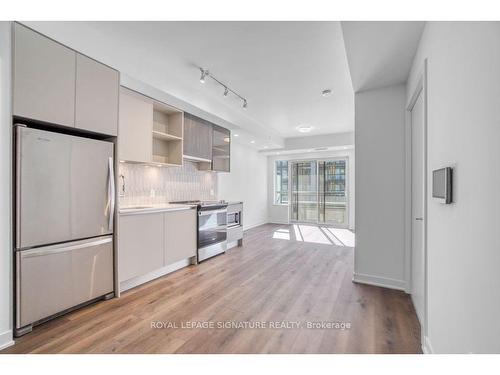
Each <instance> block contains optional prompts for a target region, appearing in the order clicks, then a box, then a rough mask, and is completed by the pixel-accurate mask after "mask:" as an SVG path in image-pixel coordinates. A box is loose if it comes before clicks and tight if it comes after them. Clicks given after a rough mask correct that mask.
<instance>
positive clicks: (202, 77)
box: [200, 68, 209, 83]
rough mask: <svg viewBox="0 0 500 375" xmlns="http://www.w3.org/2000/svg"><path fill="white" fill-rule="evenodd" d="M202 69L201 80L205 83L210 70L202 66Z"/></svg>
mask: <svg viewBox="0 0 500 375" xmlns="http://www.w3.org/2000/svg"><path fill="white" fill-rule="evenodd" d="M200 71H201V77H200V82H201V83H205V77H207V76H208V75H209V73H208V70H205V69H203V68H200Z"/></svg>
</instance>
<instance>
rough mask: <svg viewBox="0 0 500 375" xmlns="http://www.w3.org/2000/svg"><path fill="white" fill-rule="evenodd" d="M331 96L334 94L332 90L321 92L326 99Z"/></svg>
mask: <svg viewBox="0 0 500 375" xmlns="http://www.w3.org/2000/svg"><path fill="white" fill-rule="evenodd" d="M331 94H332V90H330V89H326V90H323V91H322V92H321V95H322V96H323V97H324V98H326V97H328V96H330V95H331Z"/></svg>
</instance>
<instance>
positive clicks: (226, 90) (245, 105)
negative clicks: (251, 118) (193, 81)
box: [199, 68, 248, 109]
mask: <svg viewBox="0 0 500 375" xmlns="http://www.w3.org/2000/svg"><path fill="white" fill-rule="evenodd" d="M199 69H200V72H201V77H200V82H201V83H205V81H206V78H212V80H213V81H215V82H216V83H218V84H219V85H221V86H222V87H224V94H223V95H224V97H227V96H228V95H229V93H232V94H233V95H234V96H236V97H238V98H240V99H241V100H242V101H243V109H247V108H248V103H247V100H246V99H245V98H244V97H243V96H241V95H240V94H238V93H237V92H236V91H234V90H232V89H231V88H229V86H228V85H226V84H225V83H223V82H221V81H219V80H218V79H217V78H215V77H214V76H213V75H212V74H210V73H209V71H208V69H203V68H199Z"/></svg>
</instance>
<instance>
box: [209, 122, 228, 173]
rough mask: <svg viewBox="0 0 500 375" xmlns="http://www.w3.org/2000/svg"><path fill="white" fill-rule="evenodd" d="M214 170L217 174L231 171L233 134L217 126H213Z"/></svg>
mask: <svg viewBox="0 0 500 375" xmlns="http://www.w3.org/2000/svg"><path fill="white" fill-rule="evenodd" d="M212 170H213V171H217V172H229V171H230V170H231V132H230V131H229V130H228V129H225V128H223V127H220V126H217V125H214V126H213V141H212Z"/></svg>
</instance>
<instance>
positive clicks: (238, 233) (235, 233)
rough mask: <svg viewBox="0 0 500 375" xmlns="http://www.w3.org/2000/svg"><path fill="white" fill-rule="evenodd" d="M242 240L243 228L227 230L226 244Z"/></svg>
mask: <svg viewBox="0 0 500 375" xmlns="http://www.w3.org/2000/svg"><path fill="white" fill-rule="evenodd" d="M242 238H243V227H242V226H241V225H240V226H237V227H233V228H227V243H230V242H234V241H238V240H240V239H242Z"/></svg>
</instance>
